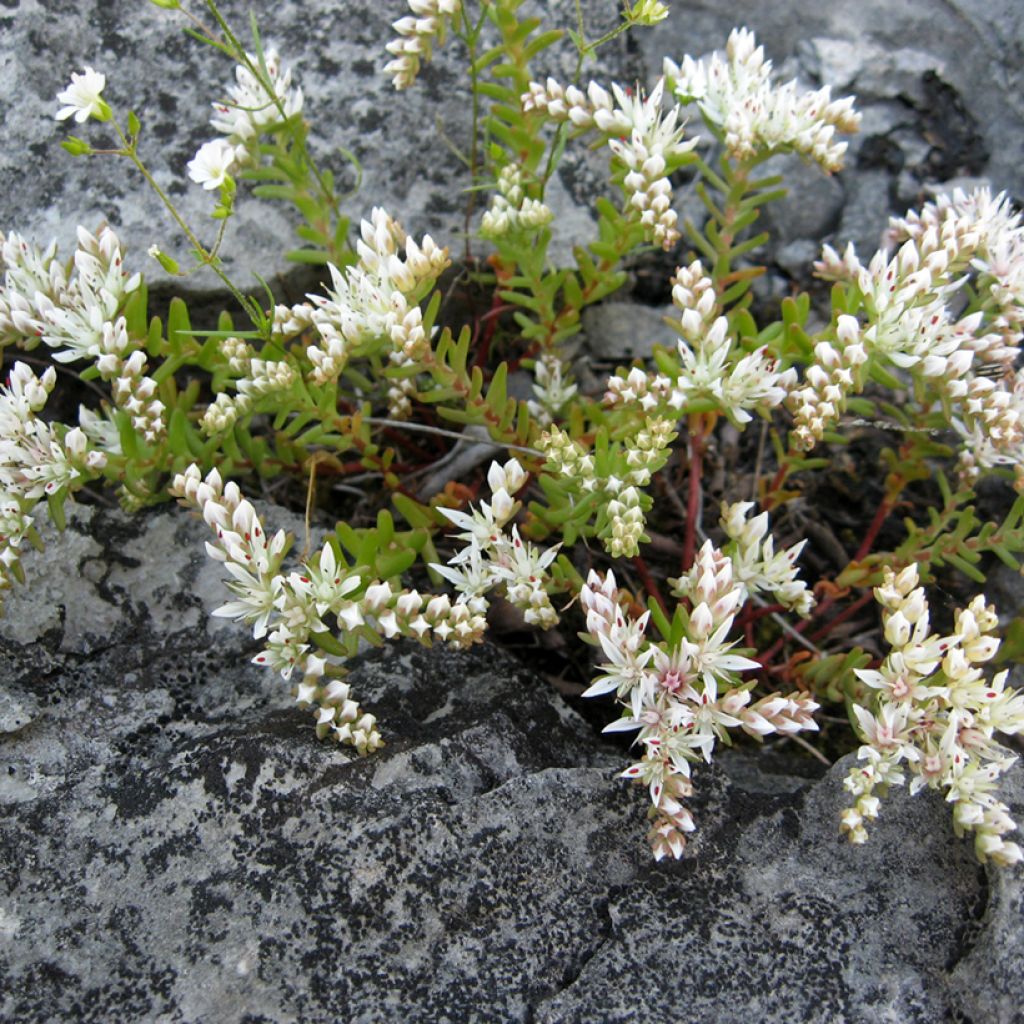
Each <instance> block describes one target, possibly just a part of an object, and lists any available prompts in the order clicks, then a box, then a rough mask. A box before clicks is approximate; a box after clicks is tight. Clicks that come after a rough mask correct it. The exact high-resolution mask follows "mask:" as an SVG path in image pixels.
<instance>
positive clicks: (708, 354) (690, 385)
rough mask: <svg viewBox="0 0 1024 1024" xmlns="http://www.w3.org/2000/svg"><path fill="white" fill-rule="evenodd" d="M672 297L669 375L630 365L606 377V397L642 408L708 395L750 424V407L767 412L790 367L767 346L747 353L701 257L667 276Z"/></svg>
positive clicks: (790, 378)
mask: <svg viewBox="0 0 1024 1024" xmlns="http://www.w3.org/2000/svg"><path fill="white" fill-rule="evenodd" d="M672 283H673V288H672V301H673V303H674V304H675V306H676V308H677V309H679V310H680V323H679V328H678V329H679V333H680V334H681V335H682V338H681V339H680V341H679V343H678V345H677V350H678V353H679V359H680V363H679V369H678V372H677V374H676V375H675V376H674V377H669V376H668V375H666V374H663V373H656V374H652V373H645V372H644V371H643V370H641V369H639V368H637V367H634V368H633V369H632V370H630V371H628V372H627V373H625V374H624V375H620V376H615V377H611V378H609V380H608V391H607V393H606V395H605V401H606V403H607V404H608V405H610V406H612V407H618V406H622V405H627V404H629V403H632V402H640V404H641V405H642V407H643V408H644V409H654V408H657V407H658V406H660V405H665V404H667V405H668V406H669V407H670V408H671V409H674V410H681V409H683V408H684V407H685V406H688V405H690V404H691V403H692V402H694V401H695V400H697V399H709V400H711V401H713V402H714V403H715V405H716V407H717V408H718V409H719V410H720V411H721V412H722V413H723V414H724V415H725V416H727V417H729V419H731V420H732V421H733V422H734V423H737V424H743V423H749V422H750V420H751V419H752V418H753V417H752V415H751V413H750V411H748V410H754V411H756V412H759V413H767V412H768V411H769V410H770V409H773V408H775V407H776V406H778V405H779V404H781V402H782V401H783V399H784V398H785V397H786V395H787V393H788V392H789V390H790V388H792V386H793V384H794V383H795V381H796V371H795V370H794V369H792V368H790V369H788V370H785V371H780V370H779V369H778V367H777V365H776V362H775V359H774V358H773V357H772V356H770V355H769V354H768V352H767V349H765V348H760V349H757V350H755V351H753V352H746V351H744V350H743V348H742V347H741V346H740V344H739V343H738V341H737V339H735V338H734V337H733V336H732V335H731V334H730V333H729V321H728V320H727V319H726V317H724V316H722V315H719V312H718V307H717V305H716V298H715V290H714V283H713V282H712V280H711V278H710V277H709V276H708V274H707V272H706V271H705V269H704V267H703V265H702V264H701V262H700V260H695V261H694V262H693V263H691V264H690V266H688V267H679V268H678V269H677V270H676V274H675V277H674V278H673V279H672Z"/></svg>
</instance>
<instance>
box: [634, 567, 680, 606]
mask: <svg viewBox="0 0 1024 1024" xmlns="http://www.w3.org/2000/svg"><path fill="white" fill-rule="evenodd" d="M633 567H634V568H635V569H636V574H637V576H639V577H640V582H641V583H642V584H643V585H644V590H646V591H647V593H648V594H650V595H651V597H653V598H654V600H655V601H657V602H658V605H659V607H660V608H661V610H662V611H663V612H664V613H665V618H671V615H669V610H668V605H667V604H665V598H664V597H662V596H661V589H660V588H659V587H658V583H657V581H656V580H655V578H654V577H653V576H652V575H651V570H650V569H648V568H647V563H646V562H645V561H644V560H643V558H642V557H641V556H640V555H636V556H635V557H634V558H633Z"/></svg>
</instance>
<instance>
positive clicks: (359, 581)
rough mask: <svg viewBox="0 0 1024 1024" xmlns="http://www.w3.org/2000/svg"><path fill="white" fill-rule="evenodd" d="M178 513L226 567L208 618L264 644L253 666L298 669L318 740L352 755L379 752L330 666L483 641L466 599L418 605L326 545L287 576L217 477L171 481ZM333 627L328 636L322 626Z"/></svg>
mask: <svg viewBox="0 0 1024 1024" xmlns="http://www.w3.org/2000/svg"><path fill="white" fill-rule="evenodd" d="M170 491H171V494H172V495H174V496H176V497H178V498H180V499H181V501H182V504H184V505H185V506H187V507H190V508H192V509H194V510H196V511H198V512H199V513H200V514H201V515H202V517H203V519H204V520H205V521H206V523H207V524H208V525H209V526H210V527H211V529H213V531H214V533H215V534H216V536H217V540H216V543H213V544H207V548H206V549H207V553H208V554H209V555H210V557H211V558H213V559H214V560H215V561H218V562H221V563H223V565H224V568H225V570H226V572H227V573H228V574H229V576H230V577H231V579H230V581H229V582H228V584H227V586H228V589H229V590H230V591H231V593H232V595H233V598H234V600H232V601H229V602H228V603H227V604H224V605H221V606H220V607H219V608H217V609H216V610H215V611H214V612H213V614H214V615H215V616H218V617H223V618H230V619H238V620H241V621H242V622H246V623H248V624H249V625H251V626H252V630H253V636H254V637H255V638H256V639H257V640H263V641H264V647H263V650H261V651H260V653H259V654H257V655H256V656H255V657H254V658H253V661H254V662H256V663H257V664H259V665H265V666H267V667H268V668H272V669H274V670H276V671H278V672H280V674H281V676H282V678H284V679H285V680H288V679H290V678H291V677H292V675H293V673H294V672H295V670H296V669H298V670H299V671H300V672H301V673H302V681H301V683H300V684H299V685H298V687H297V688H296V691H295V694H296V700H297V701H298V702H300V703H301V704H303V705H313V707H314V714H315V716H316V722H317V735H318V736H319V737H320V738H321V739H322V738H324V737H325V736H330V738H332V739H334V740H336V741H337V742H339V743H347V744H350V745H352V746H354V747H355V748H356V750H357V751H358V752H359V753H360V754H367V753H372V752H373V751H374V750H376V749H377V748H378V747H380V746H381V745H382V744H383V740H382V739H381V736H380V733H379V732H378V730H377V725H376V719H375V718H374V716H373V715H370V714H367V713H365V712H363V711H362V710H361V709H360V708H359V706H358V705H357V704H356V703H354V702H353V701H352V699H351V692H350V689H349V687H348V684H346V683H343V682H341V681H340V680H341V679H342V677H343V676H344V671H345V670H344V665H343V664H342V663H341V662H339V661H338V660H337V659H339V658H341V659H343V658H344V657H345V656H346V655H351V654H353V653H355V650H356V648H357V647H358V642H359V640H360V639H363V640H367V641H369V642H371V643H372V642H376V643H380V641H381V638H392V637H397V636H403V637H410V638H412V639H415V640H418V641H419V642H420V643H423V644H426V645H429V644H430V643H431V641H432V639H435V638H436V639H438V640H442V641H445V642H447V643H451V644H453V645H455V646H459V647H464V646H467V645H469V644H471V643H474V642H477V641H479V640H480V639H481V637H482V636H483V631H484V627H485V622H484V620H483V618H482V616H481V615H480V614H479V613H478V612H477V611H476V610H475V609H474V608H473V607H472V606H471V604H470V602H469V601H467V600H459V601H456V602H454V603H453V602H452V601H450V600H449V599H448V598H447V597H445V596H444V595H441V596H438V597H424V596H422V595H420V594H419V593H418V592H417V591H415V590H405V589H402V588H398V589H395V588H394V587H393V586H392V585H391V583H390V582H389V581H388V580H383V581H381V580H372V579H371V580H368V579H366V578H365V577H364V576H363V575H362V574H361V573H359V572H358V571H356V570H350V569H348V568H347V567H346V566H345V564H344V562H343V561H341V560H340V558H339V553H338V551H337V550H336V548H335V546H334V544H332V543H331V541H330V540H328V541H327V542H326V543H325V544H324V547H323V549H322V551H321V552H320V556H319V558H318V559H317V561H316V562H310V563H305V564H303V565H302V566H300V567H299V569H297V570H295V571H293V572H291V573H288V574H286V573H285V572H284V571H283V569H282V564H283V561H284V556H285V554H286V552H287V550H288V547H289V544H290V542H289V541H288V539H287V538H286V536H285V534H284V531H281V530H279V531H278V532H277V533H276V534H274V536H273V537H270V538H268V536H267V533H266V530H265V529H264V527H263V523H262V521H261V520H260V517H259V516H258V515H257V514H256V511H255V509H254V508H253V506H252V504H251V503H250V502H249V501H248V500H247V499H245V498H244V497H243V495H242V493H241V491H240V490H239V488H238V486H237V484H235V483H233V482H228V483H226V484H225V483H224V482H223V481H222V480H221V477H220V474H219V473H218V472H217V470H216V469H214V470H211V471H210V472H209V473H208V474H207V476H206V478H205V479H204V478H203V476H202V473H201V472H200V470H199V467H198V466H196V465H195V464H193V465H191V466H189V468H188V469H187V470H186V471H185V472H184V473H179V474H178V475H177V476H176V477H175V478H174V482H173V484H172V486H171V488H170ZM329 617H330V618H333V620H334V628H336V629H337V635H335V634H334V632H333V631H332V627H331V626H330V625H329V624H328V622H327V621H325V619H327V618H329Z"/></svg>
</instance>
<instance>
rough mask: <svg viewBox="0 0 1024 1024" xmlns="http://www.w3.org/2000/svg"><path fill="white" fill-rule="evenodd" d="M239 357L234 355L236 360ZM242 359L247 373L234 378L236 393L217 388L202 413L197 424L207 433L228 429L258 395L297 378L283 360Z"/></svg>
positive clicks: (276, 390)
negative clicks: (217, 390) (216, 391)
mask: <svg viewBox="0 0 1024 1024" xmlns="http://www.w3.org/2000/svg"><path fill="white" fill-rule="evenodd" d="M235 340H237V339H235ZM242 361H243V360H242V359H236V362H239V363H241V362H242ZM244 361H245V362H247V363H248V368H247V376H245V377H241V378H239V379H238V380H236V381H235V382H234V383H235V390H236V392H237V393H236V394H234V395H231V394H228V393H227V392H226V391H222V392H220V394H218V395H217V397H216V398H215V399H214V401H213V403H212V404H211V405H210V406H209V407H208V408H207V410H206V412H205V413H204V414H203V418H202V420H200V426H201V427H202V429H203V430H204V431H205V432H206V433H207V434H217V433H221V432H223V431H225V430H229V429H230V428H231V427H233V426H234V425H235V423H236V422H237V421H238V419H239V417H240V416H245V415H248V414H249V413H250V412H251V411H252V408H253V404H254V403H255V402H256V401H257V400H258V399H260V398H263V397H264V396H266V395H272V394H281V393H282V392H284V391H288V390H289V389H290V388H291V387H292V385H293V384H294V383H295V381H296V380H297V379H298V375H297V374H296V372H295V369H294V368H293V367H292V365H291V363H289V362H287V361H286V360H283V359H280V360H266V359H258V358H256V357H255V356H252V357H249V358H246V359H244Z"/></svg>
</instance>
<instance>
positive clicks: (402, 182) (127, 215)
mask: <svg viewBox="0 0 1024 1024" xmlns="http://www.w3.org/2000/svg"><path fill="white" fill-rule="evenodd" d="M13 5H14V10H13V11H11V10H7V11H5V10H3V8H2V7H0V87H2V88H3V91H4V94H5V95H7V96H16V97H17V98H18V102H17V103H16V104H13V105H11V106H10V108H9V109H8V110H7V112H6V118H7V120H6V129H7V137H8V145H6V146H5V147H4V151H3V153H0V197H2V198H0V225H2V226H3V230H12V229H16V230H19V231H21V232H22V233H26V234H29V235H30V236H33V237H36V238H37V239H39V240H40V241H41V242H44V241H48V240H49V239H50V238H51V237H56V238H57V239H58V241H59V242H60V243H61V246H62V251H63V252H65V253H67V252H69V251H71V249H73V246H74V231H75V226H76V225H77V224H79V223H81V224H84V225H85V226H87V227H90V228H95V227H96V226H98V225H99V224H100V223H102V222H104V221H107V222H109V223H110V224H112V225H113V226H114V227H115V228H116V229H117V230H118V231H119V233H120V234H121V236H122V241H123V242H124V243H125V244H126V245H127V246H128V249H129V252H130V253H131V266H132V267H133V268H142V267H145V269H146V271H147V276H148V277H149V278H150V279H151V280H153V281H160V282H164V283H166V281H167V277H166V275H165V274H163V272H162V271H161V270H160V268H159V267H158V266H157V264H156V263H155V262H154V261H152V260H148V259H147V258H146V256H145V253H146V250H147V249H148V248H149V246H150V245H152V244H155V243H158V244H159V245H160V246H161V248H163V249H165V250H166V251H168V252H170V253H172V254H175V255H178V256H180V257H182V263H183V265H184V264H185V262H186V260H185V255H186V250H185V245H184V240H183V238H181V237H180V236H179V235H178V233H177V231H176V230H172V227H173V226H172V224H171V221H170V220H169V218H168V215H167V212H166V210H165V209H164V207H163V206H162V204H161V203H160V201H159V200H158V199H157V198H156V196H155V195H154V194H153V193H152V192H151V191H150V190H148V189H147V188H146V187H145V184H144V182H143V181H142V180H141V178H140V177H139V175H138V174H137V173H136V172H135V171H134V168H132V167H130V165H129V164H128V163H127V161H121V160H114V159H113V158H102V162H100V160H101V158H94V159H90V160H85V159H77V160H75V159H71V158H70V157H68V156H67V154H65V153H64V152H63V151H62V150H61V149H60V140H61V138H62V137H64V135H66V134H67V133H68V130H67V129H66V128H61V127H60V126H59V125H58V124H57V122H55V121H54V120H53V115H54V113H55V112H56V109H57V103H56V100H55V97H56V94H57V92H58V91H59V90H60V89H62V88H63V87H64V86H65V85H66V84H67V81H68V80H69V77H70V74H71V72H72V71H76V70H80V69H81V68H82V66H83V65H86V64H88V65H90V66H93V67H95V68H96V70H98V71H103V72H104V73H106V74H107V87H106V91H105V93H104V96H105V98H107V99H108V100H109V102H110V103H111V104H112V105H113V106H114V107H115V109H116V110H118V111H120V112H121V113H122V117H123V114H124V112H125V111H127V110H128V109H129V108H134V109H135V110H136V111H138V113H139V114H140V116H142V118H143V142H142V146H141V152H142V154H143V156H144V158H145V159H146V161H147V162H148V163H149V164H150V167H151V169H152V171H153V174H154V176H155V178H156V180H157V182H158V183H159V184H160V185H161V187H163V188H164V189H166V190H167V192H168V194H169V195H170V196H171V197H172V198H173V200H174V202H175V204H177V205H178V206H179V207H180V209H181V211H182V212H183V214H184V216H185V218H186V220H187V221H188V222H189V223H190V224H192V225H193V226H195V227H196V228H197V229H198V230H199V234H200V236H201V237H202V238H203V239H204V240H206V241H207V242H208V243H209V242H212V240H213V238H214V236H215V234H216V224H215V223H214V222H213V221H211V220H210V219H209V213H210V212H211V210H212V209H213V205H214V203H213V200H212V199H211V195H210V193H208V192H204V191H203V189H201V188H200V187H199V186H197V185H194V184H193V183H192V182H190V181H188V178H187V173H186V164H187V163H188V161H189V160H190V159H191V158H192V157H193V156H194V154H195V151H196V149H197V148H198V147H199V145H201V144H202V143H203V142H204V141H206V140H207V139H209V138H212V137H213V136H214V134H215V133H214V130H213V129H212V128H211V127H210V126H209V125H208V120H209V115H210V104H211V103H212V102H213V101H214V100H216V99H217V98H219V96H220V95H221V93H222V91H223V89H224V87H225V85H226V83H227V82H229V81H230V80H231V78H232V76H233V73H234V70H233V67H232V66H230V65H229V64H228V62H227V61H226V60H225V59H224V58H223V57H222V56H221V55H219V54H217V53H216V52H215V51H213V50H212V49H210V48H208V47H204V46H201V45H199V44H198V43H196V42H195V41H193V40H191V39H189V38H187V37H185V36H184V35H183V34H182V31H181V28H182V26H183V25H184V24H185V23H186V22H185V19H184V18H181V17H180V16H179V17H175V16H174V15H172V14H168V13H167V12H164V11H161V10H159V9H157V8H155V7H153V6H151V5H149V4H145V3H143V4H139V3H137V2H136V0H87V2H84V3H80V4H74V5H68V4H67V3H65V2H64V0H13ZM4 6H6V7H7V8H10V7H11V3H7V4H6V5H4ZM219 6H220V8H221V9H222V11H223V12H224V14H225V16H226V17H227V18H228V20H229V21H230V22H231V24H232V25H233V26H234V27H235V29H236V30H237V31H238V32H239V34H241V35H243V36H244V37H245V38H247V26H248V16H249V10H250V8H251V7H252V5H251V4H249V3H248V2H243V0H223V2H221V3H220V4H219ZM530 6H531V5H530V4H527V5H526V6H525V7H524V9H523V10H524V13H528V12H529V9H530ZM533 6H534V7H537V6H538V5H537V4H536V3H535V2H534V3H533ZM541 6H543V7H545V8H550V9H551V11H552V15H553V16H554V17H555V18H557V19H558V23H559V24H562V25H566V26H572V25H574V24H575V13H574V12H575V5H574V2H573V0H556V2H554V3H550V4H543V5H541ZM587 7H588V10H587V23H588V31H589V32H590V33H591V34H592V35H593V36H594V37H596V36H598V35H600V34H601V33H603V32H605V31H607V30H608V28H610V27H612V26H613V25H614V24H615V22H616V20H617V17H618V13H619V5H618V4H617V3H616V2H613V0H605V2H591V3H590V4H588V5H587ZM255 13H256V14H257V15H258V17H259V24H260V27H261V32H262V37H263V39H264V41H265V43H266V44H267V45H276V46H277V47H278V48H279V50H280V52H281V54H282V57H283V60H284V63H285V64H286V65H287V66H291V67H292V68H293V70H294V72H295V76H296V79H297V81H298V82H299V84H301V86H302V89H303V92H304V94H305V97H306V105H305V112H306V115H307V117H308V119H309V120H310V122H311V123H312V124H313V125H314V126H315V130H314V133H313V136H312V141H311V146H312V148H313V151H314V153H315V155H316V157H317V159H318V160H319V161H320V162H321V164H322V166H323V167H324V168H326V169H329V170H332V171H333V172H334V173H335V174H336V175H337V176H338V179H339V185H340V186H341V187H342V189H344V188H347V187H351V186H352V185H353V184H354V183H355V175H354V173H353V172H352V168H351V167H350V165H349V163H348V162H347V160H346V159H345V158H344V156H343V155H342V151H343V150H349V151H351V152H352V153H353V154H354V155H355V156H356V157H357V158H358V160H359V162H360V164H361V166H362V170H363V186H362V189H361V191H360V192H359V193H358V195H356V196H355V197H354V198H353V199H351V200H349V201H348V203H347V205H346V210H347V211H348V212H349V213H350V214H351V216H352V218H353V220H354V222H355V223H356V224H358V222H359V219H360V218H361V217H362V216H365V215H367V214H368V213H369V211H370V208H371V207H372V206H385V207H386V208H387V209H388V210H389V211H390V212H391V213H392V214H393V215H395V216H396V217H398V218H399V219H401V220H402V222H403V224H404V225H405V226H406V228H407V229H408V230H409V231H411V232H414V233H415V234H417V235H418V234H420V233H423V232H426V231H429V232H433V233H434V235H435V238H437V240H438V241H440V242H441V243H442V244H448V245H450V246H451V247H452V250H453V252H456V253H461V244H460V237H461V235H462V233H463V231H464V223H463V210H464V206H465V201H466V197H465V195H464V192H463V190H464V189H465V188H467V187H468V186H469V184H470V182H469V180H468V178H467V176H466V173H465V170H464V168H463V166H462V164H461V163H460V161H459V159H458V158H457V157H456V155H455V153H454V152H453V148H454V149H458V150H461V151H465V150H466V149H467V148H468V145H467V143H468V137H469V132H470V118H469V110H470V103H469V100H468V92H467V85H466V82H465V81H464V77H465V76H464V75H463V70H464V66H465V61H466V54H465V51H464V49H463V48H462V47H461V46H460V45H458V44H453V43H449V44H448V45H446V46H445V47H444V48H443V49H442V50H441V51H440V52H439V53H438V54H437V59H436V60H435V61H433V62H432V63H431V64H429V65H427V66H426V68H425V70H424V72H423V74H422V76H421V80H420V81H419V82H418V83H417V84H416V86H415V87H413V88H411V89H409V90H406V91H404V92H402V93H396V92H395V90H394V89H393V87H392V85H391V82H390V80H389V79H388V78H387V77H386V76H385V75H384V74H383V73H382V70H381V69H382V68H383V67H384V65H385V64H386V63H387V61H388V60H389V59H390V58H389V57H388V55H387V53H386V52H385V49H384V47H385V44H386V43H387V42H388V41H389V40H390V39H391V38H393V36H394V33H393V32H392V30H391V27H390V25H391V22H393V21H394V20H396V19H397V18H398V17H400V16H401V15H402V14H403V13H405V14H407V13H408V9H407V7H406V5H405V4H404V2H400V0H389V2H388V3H377V2H371V0H352V2H348V3H345V4H337V3H334V2H331V0H311V2H307V0H301V2H300V0H284V2H281V3H275V4H264V5H262V9H258V10H256V12H255ZM484 42H485V43H486V42H487V39H486V37H485V40H484ZM545 57H546V62H543V63H542V64H541V66H540V67H539V68H538V70H539V71H542V72H543V73H545V74H548V73H550V74H554V75H556V76H557V77H559V78H560V79H561V80H568V79H569V78H570V77H571V74H572V71H573V69H574V68H575V61H576V51H575V48H574V47H573V45H572V44H571V42H569V40H568V39H565V40H563V42H562V43H561V44H560V45H559V46H558V47H557V48H556V49H555V50H554V51H552V52H549V53H548V54H546V55H545ZM601 60H602V65H603V67H604V68H605V69H607V70H609V71H613V73H614V74H615V76H616V77H618V78H621V79H623V80H626V81H630V80H633V79H634V78H636V77H637V75H638V69H637V68H636V67H635V66H634V65H633V63H632V58H631V57H630V56H629V52H628V51H627V49H626V46H625V43H624V42H622V41H620V42H617V43H614V44H612V45H610V46H608V47H605V48H603V49H602V51H601ZM71 134H76V135H79V136H81V137H84V138H86V139H87V140H88V141H90V142H91V143H92V144H94V145H96V146H102V145H103V144H104V141H105V139H106V135H105V131H104V127H103V126H102V125H98V124H96V123H95V122H90V123H88V124H86V125H81V126H79V125H74V126H73V128H72V130H71ZM566 173H568V172H566ZM244 189H245V186H243V192H244ZM553 198H554V201H555V202H556V203H557V202H558V201H559V195H558V189H557V187H556V190H555V192H554V197H553ZM564 209H565V211H566V213H567V214H568V213H570V211H571V210H572V206H571V204H568V203H567V204H566V205H565V207H564ZM237 210H238V212H237V215H236V217H235V218H234V219H233V220H232V222H231V224H230V226H229V229H228V236H227V240H226V243H225V247H224V250H223V257H224V262H225V267H226V268H227V270H228V271H229V273H231V274H232V275H233V276H235V277H236V278H237V279H238V281H239V282H240V283H242V285H243V287H249V286H255V281H254V278H253V274H254V273H258V274H260V275H261V276H262V277H264V278H266V279H267V280H269V281H271V282H272V283H274V282H275V281H276V279H277V278H278V277H279V276H280V275H285V276H288V275H289V273H290V272H292V271H295V267H294V265H293V264H288V263H286V262H285V261H284V260H283V259H282V254H283V253H284V252H285V251H286V250H287V249H291V248H294V247H295V246H296V245H297V244H299V243H298V242H297V241H296V239H295V236H294V235H293V220H292V215H291V210H290V209H287V208H285V207H284V206H282V205H280V204H276V203H273V202H262V201H257V200H252V199H249V200H245V199H240V200H239V202H238V204H237ZM561 225H562V221H561V219H560V220H559V221H558V222H556V227H559V226H561ZM564 227H565V228H566V231H565V232H564V233H563V232H559V233H558V234H557V239H558V244H557V245H556V251H558V252H559V253H561V255H562V257H564V258H568V255H569V253H570V249H571V244H572V243H573V242H575V241H579V238H573V237H572V235H571V232H572V231H573V230H575V229H577V228H578V227H579V225H578V223H577V222H576V221H574V220H573V219H572V217H571V216H570V218H569V220H568V221H567V222H566V223H565V224H564ZM559 246H560V248H559ZM176 287H179V288H180V283H179V284H178V285H176ZM185 287H186V288H187V289H192V290H198V291H203V290H206V291H211V290H213V291H218V290H220V286H219V283H218V282H217V281H216V279H215V278H214V277H213V276H212V275H211V274H203V275H201V276H200V277H199V278H193V279H190V280H189V281H187V282H185Z"/></svg>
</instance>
